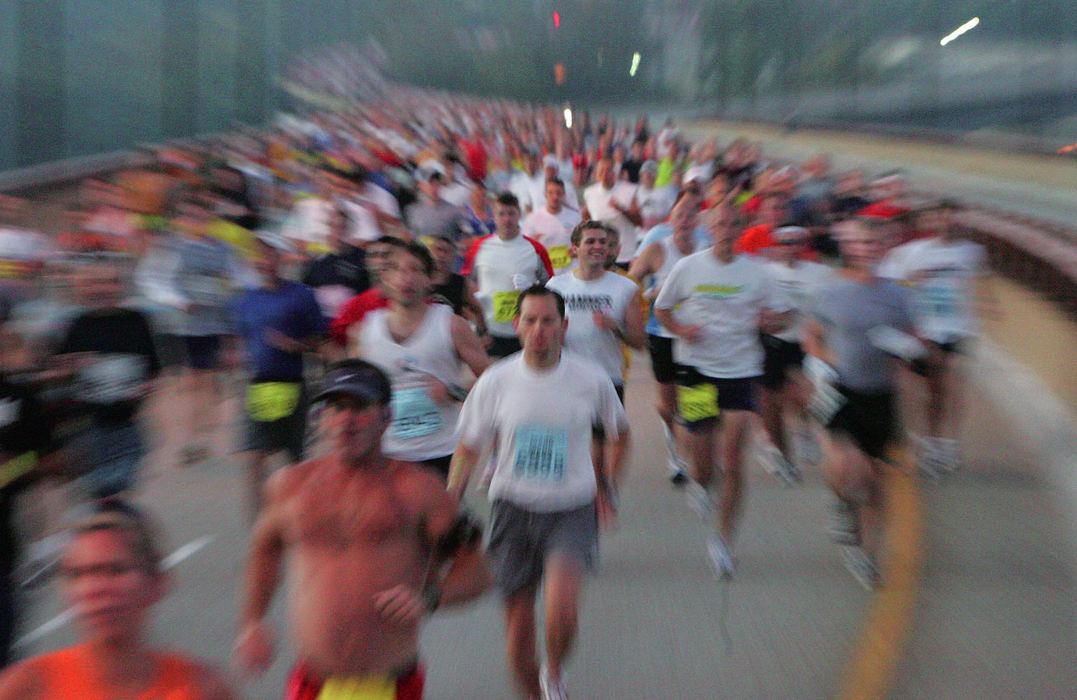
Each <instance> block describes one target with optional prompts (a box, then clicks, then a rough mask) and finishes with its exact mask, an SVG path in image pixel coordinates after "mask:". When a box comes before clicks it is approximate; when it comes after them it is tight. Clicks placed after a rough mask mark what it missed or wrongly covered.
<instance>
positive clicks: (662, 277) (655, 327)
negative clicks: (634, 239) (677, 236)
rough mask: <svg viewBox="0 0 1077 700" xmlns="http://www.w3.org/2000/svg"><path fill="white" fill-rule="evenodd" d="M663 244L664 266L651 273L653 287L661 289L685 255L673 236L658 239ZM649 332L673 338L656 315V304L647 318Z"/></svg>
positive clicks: (652, 306)
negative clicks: (670, 272)
mask: <svg viewBox="0 0 1077 700" xmlns="http://www.w3.org/2000/svg"><path fill="white" fill-rule="evenodd" d="M658 243H659V245H661V246H662V267H660V268H658V270H657V272H655V273H654V274H653V275H651V280H652V281H651V287H652V288H654V289H661V288H662V285H663V284H665V283H666V278H667V277H669V271H670V270H672V269H673V266H674V265H676V264H677V262H678V261H679V260H680V259H681V258H683V257H684V254H683V253H681V251H680V249H679V248H677V246H676V245H675V244H674V243H673V236H666V237H665V238H663V239H661V240H660V241H658ZM647 333H648V334H649V335H656V336H658V337H659V338H672V337H673V334H672V333H670V332H669V331H667V330H666V327H665V326H663V325H662V324H661V323H659V322H658V319H657V318H655V315H654V305H653V304H652V305H651V316H650V318H648V319H647Z"/></svg>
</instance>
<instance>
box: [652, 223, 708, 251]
mask: <svg viewBox="0 0 1077 700" xmlns="http://www.w3.org/2000/svg"><path fill="white" fill-rule="evenodd" d="M672 235H673V227H672V226H670V225H669V224H668V223H661V224H657V225H656V226H655V227H654V228H652V229H651V230H650V231H648V232H647V235H645V236H644V237H643V240H642V241H640V242H639V247H638V248H636V255H639V254H640V253H642V252H643V249H644V248H646V247H647V246H649V245H650V244H652V243H656V242H658V241H660V240H662V239H663V238H668V237H669V236H672ZM692 242H693V243H694V244H695V247H696V250H703V249H704V248H710V247H711V246H712V245H714V239H713V238H711V234H710V232H708V231H707V228H706V227H705V226H696V230H695V231H693V232H692Z"/></svg>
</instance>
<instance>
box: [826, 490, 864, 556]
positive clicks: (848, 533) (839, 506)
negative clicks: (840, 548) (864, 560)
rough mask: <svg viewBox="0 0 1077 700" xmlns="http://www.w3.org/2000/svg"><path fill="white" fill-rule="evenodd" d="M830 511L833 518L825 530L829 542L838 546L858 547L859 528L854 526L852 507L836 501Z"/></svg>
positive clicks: (854, 516)
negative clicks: (828, 536)
mask: <svg viewBox="0 0 1077 700" xmlns="http://www.w3.org/2000/svg"><path fill="white" fill-rule="evenodd" d="M832 509H833V516H832V519H831V521H830V527H829V528H828V529H827V533H828V534H829V535H830V540H831V541H832V542H834V543H836V544H840V545H847V546H852V547H858V546H860V528H859V527H858V526H857V524H856V513H855V512H854V511H853V507H852V506H850V505H849V504H848V503H846V502H845V501H843V500H841V499H838V500H835V501H834V504H833V506H832Z"/></svg>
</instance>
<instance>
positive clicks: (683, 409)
mask: <svg viewBox="0 0 1077 700" xmlns="http://www.w3.org/2000/svg"><path fill="white" fill-rule="evenodd" d="M677 411H678V413H680V415H681V417H682V418H684V419H685V420H686V421H689V422H695V421H701V420H705V419H707V418H716V417H717V416H718V387H716V386H715V385H713V384H710V383H705V384H696V385H695V386H678V387H677Z"/></svg>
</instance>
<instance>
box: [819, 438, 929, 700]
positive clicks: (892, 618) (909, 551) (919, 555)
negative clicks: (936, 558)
mask: <svg viewBox="0 0 1077 700" xmlns="http://www.w3.org/2000/svg"><path fill="white" fill-rule="evenodd" d="M895 457H896V459H895V461H894V463H895V464H899V465H901V468H900V469H898V468H893V467H890V468H887V470H886V474H885V488H886V513H887V525H888V530H889V532H888V533H887V541H886V553H885V557H884V559H883V561H882V584H881V585H880V586H879V588H878V590H876V592H875V593H874V594H873V596H872V601H871V605H870V607H869V608H868V612H867V615H866V616H865V620H864V626H863V628H862V629H861V631H860V635H859V636H858V638H857V640H856V646H855V647H854V648H853V654H852V658H851V659H850V660H849V662H848V663H847V664H846V666H845V675H844V677H843V678H842V683H841V689H840V690H839V692H838V694H837V695H836V697H837V698H838V700H881V698H885V697H887V696H888V694H889V692H890V688H891V687H892V686H893V683H894V676H895V673H896V671H897V666H898V662H899V661H900V660H901V658H902V656H903V654H904V652H905V647H906V646H907V643H908V640H909V634H910V632H911V630H912V625H913V620H914V617H915V615H916V601H917V598H918V597H919V594H920V572H921V569H922V566H923V559H924V554H923V536H924V514H923V502H922V500H921V498H920V489H919V486H918V484H917V481H916V472H915V468H909V467H908V465H909V463H910V459H909V455H908V453H907V451H905V450H901V451H900V453H899V454H895Z"/></svg>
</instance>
